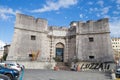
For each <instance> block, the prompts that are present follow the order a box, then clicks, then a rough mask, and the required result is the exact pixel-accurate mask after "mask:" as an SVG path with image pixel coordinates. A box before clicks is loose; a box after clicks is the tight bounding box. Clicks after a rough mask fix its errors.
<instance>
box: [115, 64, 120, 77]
mask: <svg viewBox="0 0 120 80" xmlns="http://www.w3.org/2000/svg"><path fill="white" fill-rule="evenodd" d="M115 74H116V77H117V78H120V66H117V67H116V70H115Z"/></svg>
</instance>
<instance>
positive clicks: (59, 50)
mask: <svg viewBox="0 0 120 80" xmlns="http://www.w3.org/2000/svg"><path fill="white" fill-rule="evenodd" d="M56 58H57V59H59V62H63V61H64V45H63V44H62V43H57V44H56Z"/></svg>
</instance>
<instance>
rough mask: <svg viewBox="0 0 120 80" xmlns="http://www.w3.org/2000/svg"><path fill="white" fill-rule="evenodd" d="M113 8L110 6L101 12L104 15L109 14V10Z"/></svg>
mask: <svg viewBox="0 0 120 80" xmlns="http://www.w3.org/2000/svg"><path fill="white" fill-rule="evenodd" d="M110 8H111V7H110V6H108V7H104V8H103V9H101V11H102V13H101V14H103V15H104V14H107V13H108V12H109V9H110Z"/></svg>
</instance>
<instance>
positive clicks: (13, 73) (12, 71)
mask: <svg viewBox="0 0 120 80" xmlns="http://www.w3.org/2000/svg"><path fill="white" fill-rule="evenodd" d="M0 74H4V75H6V76H8V77H9V78H10V79H11V80H17V79H18V78H19V71H18V70H15V69H9V68H5V67H3V66H0Z"/></svg>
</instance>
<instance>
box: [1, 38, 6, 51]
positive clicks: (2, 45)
mask: <svg viewBox="0 0 120 80" xmlns="http://www.w3.org/2000/svg"><path fill="white" fill-rule="evenodd" d="M4 46H5V43H4V42H3V41H1V40H0V50H3V47H4Z"/></svg>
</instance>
